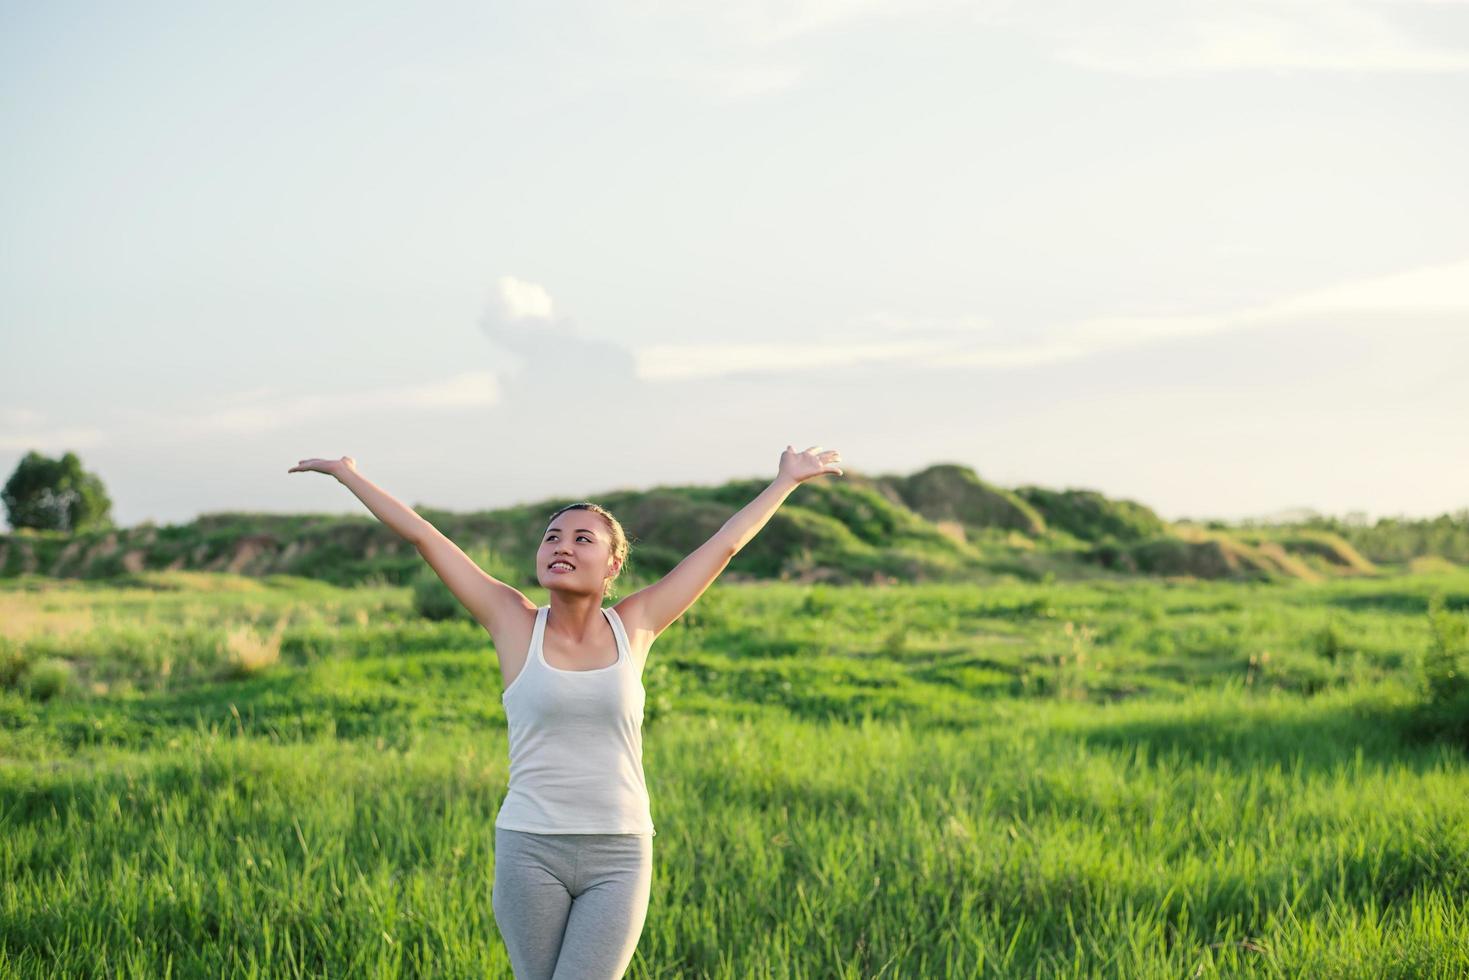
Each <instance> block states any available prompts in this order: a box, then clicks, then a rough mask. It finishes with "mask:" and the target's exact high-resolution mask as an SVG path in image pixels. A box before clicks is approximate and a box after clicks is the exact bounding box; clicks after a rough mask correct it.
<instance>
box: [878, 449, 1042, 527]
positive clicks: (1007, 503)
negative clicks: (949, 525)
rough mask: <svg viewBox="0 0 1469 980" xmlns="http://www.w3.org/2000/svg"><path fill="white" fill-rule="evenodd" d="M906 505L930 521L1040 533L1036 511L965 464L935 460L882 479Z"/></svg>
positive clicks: (1039, 523)
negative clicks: (904, 474) (909, 472)
mask: <svg viewBox="0 0 1469 980" xmlns="http://www.w3.org/2000/svg"><path fill="white" fill-rule="evenodd" d="M885 482H886V483H888V484H889V485H890V486H891V487H892V489H893V490H894V491H895V492H896V494H897V496H898V498H899V499H901V500H902V502H903V503H904V504H906V505H907V506H908V507H909V508H911V509H912V510H914V511H916V512H917V513H919V514H921V515H922V516H923V517H925V518H926V519H928V520H929V521H932V522H935V523H937V522H939V521H953V522H957V523H958V524H960V525H962V526H964V527H966V528H971V527H972V528H988V527H998V528H1004V529H1007V530H1012V531H1020V532H1021V533H1023V534H1031V535H1037V534H1043V533H1045V530H1046V521H1045V518H1043V517H1042V516H1041V515H1040V513H1039V512H1038V511H1037V510H1036V509H1035V508H1034V507H1032V506H1031V505H1030V504H1028V503H1026V502H1025V501H1024V500H1022V499H1021V498H1020V497H1019V496H1017V495H1016V494H1014V493H1012V492H1010V491H1009V490H1004V489H1001V488H1000V487H996V486H993V485H992V484H989V483H986V482H985V481H983V480H981V479H980V478H979V475H978V474H977V473H975V472H974V470H972V469H970V468H969V467H967V466H960V465H957V464H954V463H939V464H937V465H935V466H930V467H928V468H927V469H924V470H920V471H919V472H917V473H914V474H913V475H912V476H907V477H889V478H887V479H886V481H885Z"/></svg>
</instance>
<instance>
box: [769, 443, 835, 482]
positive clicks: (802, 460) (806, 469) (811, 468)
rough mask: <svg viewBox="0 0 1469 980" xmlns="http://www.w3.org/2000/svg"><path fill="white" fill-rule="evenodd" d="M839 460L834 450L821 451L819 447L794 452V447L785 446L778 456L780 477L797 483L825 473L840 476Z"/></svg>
mask: <svg viewBox="0 0 1469 980" xmlns="http://www.w3.org/2000/svg"><path fill="white" fill-rule="evenodd" d="M841 460H842V454H841V453H839V452H837V451H836V450H835V449H826V450H822V448H821V447H820V446H812V447H811V448H809V449H807V450H806V451H805V452H796V450H795V448H794V447H792V446H789V445H787V446H786V449H785V452H783V453H781V454H780V475H781V476H786V477H790V478H791V479H792V480H795V481H796V482H797V483H804V482H805V481H807V480H809V479H811V478H812V477H817V476H823V475H825V474H827V473H835V474H836V475H837V476H841V475H842V468H841V467H840V466H838V465H837V464H838V463H840V462H841Z"/></svg>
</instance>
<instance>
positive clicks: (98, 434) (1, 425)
mask: <svg viewBox="0 0 1469 980" xmlns="http://www.w3.org/2000/svg"><path fill="white" fill-rule="evenodd" d="M44 421H45V416H43V415H42V414H41V413H40V412H37V411H35V410H34V409H29V408H3V409H0V452H13V453H26V452H30V451H31V450H33V449H34V450H35V451H36V452H38V453H45V454H48V455H59V454H61V453H63V452H66V451H67V450H71V449H90V448H92V447H94V446H97V445H100V444H101V443H102V442H103V439H104V433H103V432H102V431H101V430H100V429H92V428H83V427H70V428H68V427H65V426H58V427H55V428H49V429H48V428H46V427H45V426H44V425H43V424H42V423H43V422H44Z"/></svg>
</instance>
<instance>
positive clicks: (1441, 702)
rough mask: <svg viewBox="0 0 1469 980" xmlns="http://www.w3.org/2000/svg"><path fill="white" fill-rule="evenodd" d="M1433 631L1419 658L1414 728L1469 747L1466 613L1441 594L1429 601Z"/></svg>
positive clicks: (1468, 624)
mask: <svg viewBox="0 0 1469 980" xmlns="http://www.w3.org/2000/svg"><path fill="white" fill-rule="evenodd" d="M1428 625H1429V631H1430V632H1431V634H1432V639H1431V641H1430V642H1429V645H1428V649H1427V650H1426V651H1424V653H1423V655H1422V657H1421V658H1420V659H1419V661H1418V681H1419V688H1420V693H1421V696H1422V701H1421V702H1420V703H1419V705H1418V711H1417V713H1416V716H1415V718H1414V720H1413V721H1414V724H1413V728H1414V730H1415V731H1416V733H1417V734H1418V735H1420V736H1427V737H1432V738H1443V739H1448V740H1449V741H1452V742H1456V743H1458V744H1459V745H1460V746H1462V747H1464V748H1466V749H1469V615H1466V614H1463V613H1454V612H1450V611H1449V610H1448V609H1446V608H1445V607H1444V598H1443V596H1442V595H1435V596H1434V597H1433V598H1432V599H1430V600H1429V603H1428Z"/></svg>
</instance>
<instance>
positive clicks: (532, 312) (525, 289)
mask: <svg viewBox="0 0 1469 980" xmlns="http://www.w3.org/2000/svg"><path fill="white" fill-rule="evenodd" d="M498 299H499V302H500V312H501V313H502V314H503V315H504V317H505V318H506V319H507V320H550V319H552V315H553V314H552V311H551V296H550V294H549V293H547V292H546V290H545V287H544V286H541V285H540V284H539V283H534V282H526V281H525V280H523V279H516V278H515V277H514V276H501V277H500V283H499V294H498Z"/></svg>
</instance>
